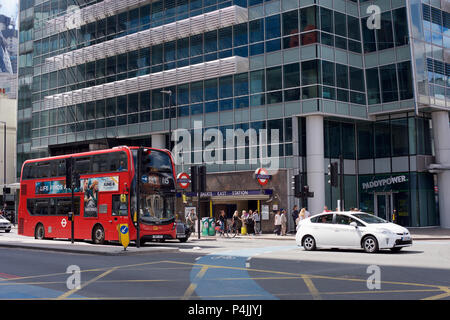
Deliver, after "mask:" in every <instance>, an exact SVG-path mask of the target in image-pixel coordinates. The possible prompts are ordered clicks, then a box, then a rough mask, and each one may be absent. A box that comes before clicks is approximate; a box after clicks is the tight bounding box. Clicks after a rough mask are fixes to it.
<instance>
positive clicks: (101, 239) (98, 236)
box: [92, 225, 105, 244]
mask: <svg viewBox="0 0 450 320" xmlns="http://www.w3.org/2000/svg"><path fill="white" fill-rule="evenodd" d="M92 242H94V243H95V244H103V243H105V230H104V229H103V227H102V226H101V225H96V226H95V227H94V229H93V231H92Z"/></svg>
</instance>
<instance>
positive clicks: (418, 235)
mask: <svg viewBox="0 0 450 320" xmlns="http://www.w3.org/2000/svg"><path fill="white" fill-rule="evenodd" d="M407 229H408V230H409V232H410V233H411V237H412V239H413V241H414V240H450V229H443V228H440V227H424V228H407ZM201 237H202V239H203V238H206V239H208V238H209V239H214V238H216V237H219V236H218V235H216V236H206V237H205V236H201ZM237 237H239V238H241V239H245V238H254V239H256V238H258V239H259V238H260V239H267V240H295V233H288V234H286V235H285V236H277V235H276V234H273V233H264V234H258V235H240V234H239V235H238V236H237ZM190 239H192V236H191V238H190ZM195 239H197V237H195Z"/></svg>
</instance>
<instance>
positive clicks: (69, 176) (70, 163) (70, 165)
mask: <svg viewBox="0 0 450 320" xmlns="http://www.w3.org/2000/svg"><path fill="white" fill-rule="evenodd" d="M73 163H74V159H73V158H66V188H68V189H72V170H73V167H74V165H73Z"/></svg>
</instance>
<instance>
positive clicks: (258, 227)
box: [253, 210, 261, 234]
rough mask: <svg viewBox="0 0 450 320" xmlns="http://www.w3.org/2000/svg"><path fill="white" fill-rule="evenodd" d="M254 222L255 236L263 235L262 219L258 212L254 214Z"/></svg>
mask: <svg viewBox="0 0 450 320" xmlns="http://www.w3.org/2000/svg"><path fill="white" fill-rule="evenodd" d="M253 221H254V222H255V234H261V217H260V216H259V213H258V210H255V211H254V212H253Z"/></svg>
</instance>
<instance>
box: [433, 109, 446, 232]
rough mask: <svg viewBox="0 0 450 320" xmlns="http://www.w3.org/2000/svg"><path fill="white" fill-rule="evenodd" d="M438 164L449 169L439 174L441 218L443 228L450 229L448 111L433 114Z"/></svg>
mask: <svg viewBox="0 0 450 320" xmlns="http://www.w3.org/2000/svg"><path fill="white" fill-rule="evenodd" d="M431 116H432V121H433V135H434V151H435V154H436V164H438V165H442V166H443V167H447V169H443V170H442V171H438V173H437V181H438V188H439V217H440V222H441V227H442V228H450V198H449V195H450V170H449V169H448V168H449V167H450V127H449V116H448V112H447V111H436V112H433V113H431Z"/></svg>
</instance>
